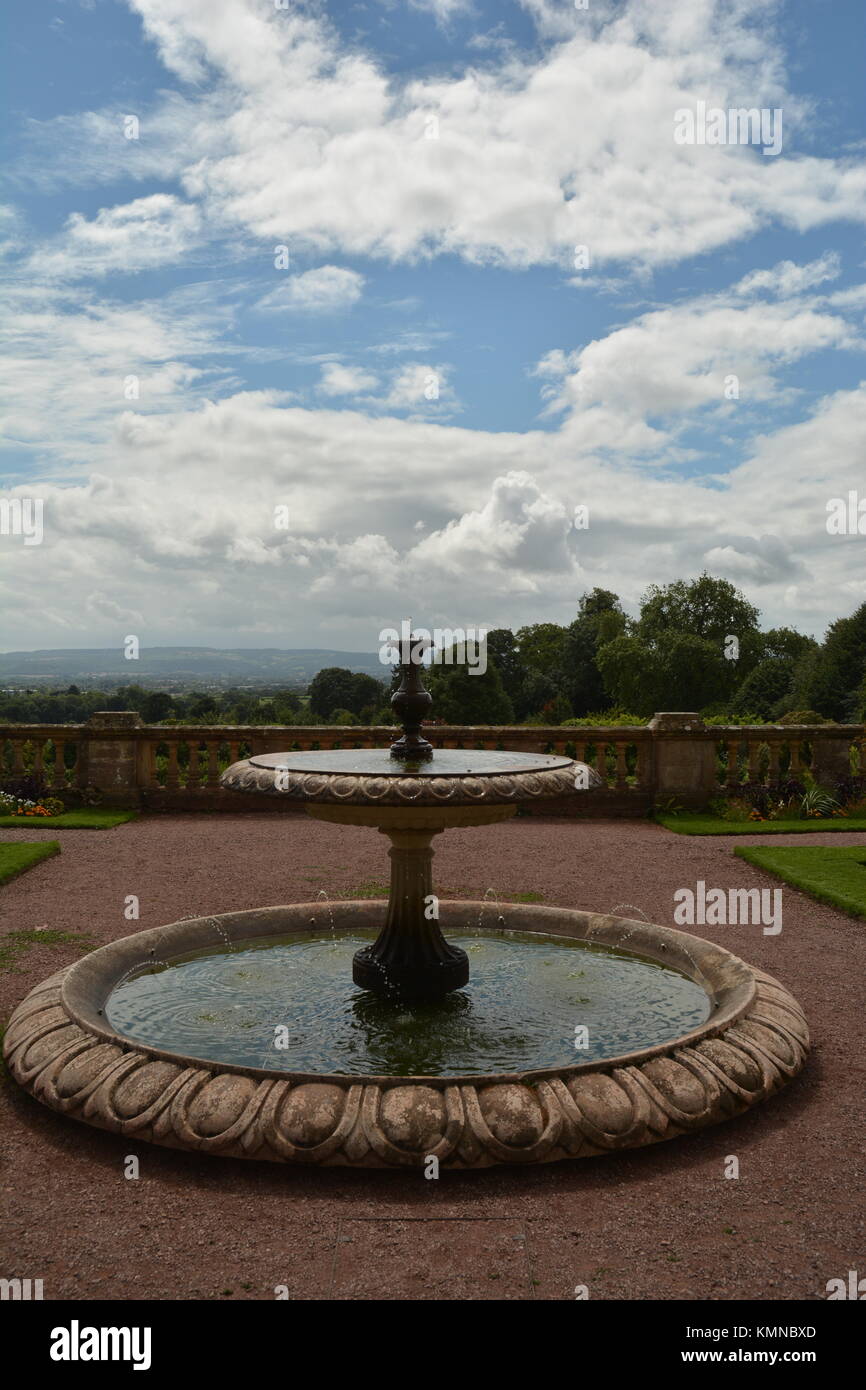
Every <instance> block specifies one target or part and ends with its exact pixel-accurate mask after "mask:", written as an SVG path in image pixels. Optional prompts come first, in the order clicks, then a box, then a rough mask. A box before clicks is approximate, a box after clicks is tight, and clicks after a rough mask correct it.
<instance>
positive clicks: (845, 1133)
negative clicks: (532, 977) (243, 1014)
mask: <svg viewBox="0 0 866 1390" xmlns="http://www.w3.org/2000/svg"><path fill="white" fill-rule="evenodd" d="M2 838H4V839H7V840H18V839H21V840H27V839H30V840H33V839H42V838H44V839H52V838H54V839H57V840H59V841H60V843H61V846H62V853H61V854H60V855H59V856H57V857H55V858H54V859H52V860H47V861H46V862H45V863H43V864H40V865H39V866H37V867H36V868H35V869H33V870H31V871H30V872H28V873H27V874H25V875H23V876H22V877H21V878H19V879H16V880H13V881H12V882H11V883H9V884H7V885H6V886H4V887H2V888H0V932H8V931H15V930H20V929H22V928H23V929H35V928H41V927H49V928H51V929H55V930H64V931H71V932H76V933H85V934H87V935H88V936H89V937H90V938H91V939H92V940H93V942H95V943H102V942H103V941H108V940H112V939H114V938H116V937H119V936H123V935H126V934H127V933H129V932H130V931H131V930H140V929H142V928H144V927H151V926H157V925H160V924H161V923H165V922H171V921H174V920H176V919H177V918H180V917H185V916H189V915H193V914H199V913H204V912H227V911H231V910H232V909H237V908H244V907H255V906H265V905H269V904H273V903H279V902H293V901H305V900H309V899H314V898H315V897H316V894H317V893H318V892H319V890H320V889H325V891H326V892H329V893H334V894H338V893H341V894H342V893H348V892H350V891H352V890H357V889H358V888H359V887H361V886H362V885H370V884H371V883H384V882H385V881H386V878H387V859H386V856H385V851H386V849H387V844H386V842H385V840H384V839H383V837H381V836H380V835H378V834H377V832H376V831H372V830H364V829H353V828H348V827H336V826H329V825H325V824H320V823H317V822H315V821H311V820H308V819H306V818H303V817H300V816H287V817H286V818H285V821H284V823H282V824H280V823H278V822H277V820H276V818H275V817H274V816H272V815H267V814H264V815H256V814H242V815H237V816H223V815H220V816H217V815H213V816H204V815H199V816H194V815H176V816H175V815H173V816H164V817H152V818H149V819H148V818H145V819H143V820H140V821H137V822H134V823H132V824H129V825H124V826H120V827H118V828H117V829H116V830H112V831H74V830H68V831H62V830H61V831H40V830H38V829H35V828H34V827H32V826H28V827H26V829H25V828H22V830H20V831H19V830H17V829H15V830H9V831H3V832H2ZM759 843H760V844H766V843H767V839H766V837H762V836H748V837H744V836H736V837H734V836H731V837H728V836H725V837H723V838H722V837H720V838H697V837H690V836H680V835H674V834H671V833H669V832H668V831H665V830H663V829H661V828H660V827H658V826H655V825H652V824H650V823H649V822H645V821H617V822H614V821H608V822H599V821H592V822H584V823H582V822H579V821H574V820H561V821H553V820H539V819H535V818H523V817H522V818H520V819H517V820H515V821H512V822H510V823H508V824H504V825H500V826H490V827H486V828H484V829H479V830H453V831H449V832H447V833H446V834H445V835H443V836H441V837H439V838H438V840H437V841H436V842H435V844H436V847H437V853H436V859H435V862H434V881H435V884H436V887H437V890H438V891H439V892H440V893H441V894H442V896H443V897H462V896H465V897H473V898H478V897H481V896H483V894H484V891H485V889H487V888H489V887H493V888H494V889H496V890H497V892H498V893H499V894H500V895H501V896H502V897H503V898H507V897H508V896H509V895H513V894H517V893H527V892H532V893H537V894H539V895H541V896H542V898H543V901H544V902H545V903H546V904H549V905H554V906H556V905H559V906H568V907H578V908H585V909H591V910H593V911H612V910H614V909H616V910H618V911H619V912H620V914H621V915H624V916H627V915H629V914H630V913H631V914H632V915H640V914H643V915H645V916H646V917H647V918H648V919H649V920H651V921H655V922H662V923H667V924H668V925H673V906H674V904H673V893H674V891H675V889H677V888H680V887H692V888H694V885H695V882H696V880H697V879H703V880H704V881H705V882H706V884H707V886H708V887H720V888H728V887H746V888H747V887H754V886H757V887H762V886H771V887H774V888H775V887H779V886H780V882H779V880H778V879H774V878H771V877H770V876H769V875H766V874H764V873H762V872H761V871H760V870H758V869H755V868H752V867H751V866H750V865H748V864H746V863H744V862H743V861H742V860H739V859H735V858H734V857H733V855H732V849H733V847H734V845H736V844H759ZM822 843H829V844H832V845H837V846H841V845H848V844H862V845H863V846H864V858H866V836H863V835H857V834H854V833H852V834H845V833H843V834H833V835H821V834H820V832H816V833H815V834H809V835H797V836H784V835H780V836H774V837H773V838H772V844H773V845H784V844H797V845H809V844H822ZM133 893H134V894H137V895H138V896H139V898H140V901H141V917H140V920H139V921H138V922H130V921H127V920H126V919H125V918H124V900H125V898H126V896H127V895H128V894H133ZM783 903H784V928H783V931H782V933H781V934H780V935H778V936H765V935H763V933H762V931H761V928H760V927H759V926H740V927H696V928H695V932H696V934H698V935H702V936H706V937H710V938H712V939H715V940H718V941H719V942H720V943H721V944H723V945H725V946H727V947H729V948H730V949H732V950H733V951H734V952H735V953H736V954H738V955H741V956H742V957H743V958H744V959H746V960H748V961H750V962H752V963H753V964H755V965H758V966H761V967H763V968H764V969H766V970H768V971H770V972H771V973H772V974H775V975H778V976H779V978H780V979H781V980H783V981H784V983H785V984H786V985H787V986H788V987H789V988H790V989H791V990H792V991H793V993H794V994H795V995H796V996H797V997H798V999H799V1000H800V1002H801V1003H802V1005H803V1006H804V1008H805V1010H806V1013H807V1016H808V1018H809V1021H810V1025H811V1028H812V1033H813V1041H814V1052H813V1055H812V1058H811V1060H810V1062H809V1064H808V1066H807V1068H806V1070H805V1072H804V1073H803V1075H802V1076H801V1077H800V1078H799V1079H798V1080H797V1081H795V1082H794V1083H793V1084H792V1085H791V1086H790V1088H788V1089H787V1090H786V1091H784V1092H782V1094H781V1095H779V1096H777V1097H776V1098H774V1099H773V1100H772V1101H770V1102H769V1103H767V1104H766V1105H762V1106H759V1107H758V1108H757V1109H756V1110H754V1111H752V1112H750V1113H749V1114H747V1115H744V1116H742V1117H741V1118H740V1119H738V1120H735V1121H733V1122H732V1123H730V1124H727V1125H722V1126H718V1127H716V1128H713V1129H709V1130H706V1131H704V1132H703V1133H701V1134H698V1135H694V1136H691V1137H688V1138H685V1137H684V1138H680V1139H677V1140H675V1141H673V1142H672V1143H669V1144H661V1145H658V1146H656V1147H654V1148H650V1149H643V1150H637V1151H634V1152H632V1153H626V1154H623V1155H621V1156H617V1157H606V1158H603V1159H589V1160H581V1161H578V1162H575V1163H572V1164H567V1163H566V1164H559V1165H553V1166H550V1167H544V1166H542V1167H539V1168H535V1169H492V1170H489V1171H486V1172H475V1173H472V1172H470V1173H462V1174H447V1173H446V1174H443V1176H442V1178H441V1179H440V1180H439V1181H438V1182H430V1181H425V1180H424V1179H423V1177H421V1176H420V1175H417V1176H416V1175H414V1174H413V1175H409V1174H401V1173H391V1172H387V1173H379V1172H363V1171H353V1170H341V1169H332V1170H292V1169H289V1168H282V1167H276V1166H271V1165H269V1164H254V1163H247V1164H245V1163H242V1162H236V1161H231V1160H218V1159H213V1158H205V1157H202V1158H198V1157H196V1156H194V1155H191V1154H182V1153H174V1152H171V1151H169V1150H165V1149H158V1148H155V1147H150V1146H148V1145H146V1144H139V1145H131V1146H130V1144H129V1143H128V1141H127V1142H125V1141H123V1140H122V1139H120V1138H117V1137H116V1136H113V1135H108V1134H102V1133H100V1132H99V1131H97V1130H92V1129H89V1128H87V1127H85V1126H82V1125H76V1124H74V1123H71V1122H69V1121H66V1120H64V1119H62V1118H61V1117H60V1116H58V1115H55V1114H53V1113H51V1112H50V1111H48V1110H46V1109H44V1108H43V1107H41V1106H39V1105H38V1104H36V1103H35V1102H34V1101H33V1100H31V1099H30V1098H29V1097H28V1096H27V1095H25V1094H24V1093H23V1092H21V1091H19V1089H18V1088H17V1087H15V1086H14V1085H13V1084H12V1083H10V1082H9V1081H8V1080H7V1081H5V1082H4V1084H3V1086H2V1088H0V1106H2V1119H0V1155H2V1158H0V1164H2V1166H0V1189H2V1210H3V1228H2V1236H0V1276H3V1277H14V1276H16V1275H17V1276H19V1277H22V1278H27V1277H30V1278H42V1279H43V1280H44V1286H45V1297H46V1298H67V1297H79V1298H113V1299H136V1298H148V1297H158V1298H165V1299H200V1298H208V1299H219V1298H225V1299H239V1298H252V1299H260V1298H272V1297H273V1296H274V1289H275V1287H276V1286H278V1285H286V1286H287V1287H288V1290H289V1296H290V1297H291V1298H300V1299H329V1298H333V1299H377V1298H394V1299H407V1298H408V1299H418V1298H423V1299H452V1300H453V1299H484V1298H497V1299H498V1298H507V1299H527V1298H551V1299H570V1298H573V1297H574V1289H575V1286H576V1285H578V1284H586V1285H587V1286H588V1288H589V1294H590V1297H592V1298H601V1299H616V1298H630V1299H639V1298H664V1299H677V1298H703V1299H744V1298H758V1299H783V1298H795V1299H799V1298H807V1299H822V1298H824V1297H826V1292H825V1286H826V1283H827V1280H828V1279H831V1278H836V1277H847V1272H848V1270H850V1269H857V1270H859V1272H860V1274H861V1276H862V1275H864V1274H866V1249H864V1240H863V1229H864V1218H863V1212H864V1201H863V1174H864V1166H866V1161H864V1152H863V1139H862V1119H863V1094H864V1084H863V1083H864V1061H863V1039H862V1017H863V1003H862V989H863V980H864V978H866V970H864V955H866V923H864V922H862V921H859V920H856V919H854V918H850V917H847V916H845V915H843V914H842V913H839V912H837V911H835V910H834V909H832V908H830V907H826V906H823V905H821V904H818V903H814V902H812V901H811V900H810V899H808V898H806V897H804V896H803V895H802V894H800V893H798V892H796V891H795V890H794V889H792V888H788V887H785V888H784V899H783ZM634 909H638V910H639V911H638V912H635V911H634ZM506 917H507V909H506ZM77 957H78V952H76V950H75V949H74V948H72V947H67V946H63V947H57V948H53V949H52V948H49V947H45V946H40V945H37V946H34V947H32V948H31V949H30V950H29V951H28V952H27V953H26V954H25V955H23V956H22V957H20V958H19V959H18V961H17V963H16V969H15V972H11V971H8V970H7V971H5V972H4V973H2V974H0V1018H3V1019H5V1018H8V1016H9V1014H10V1013H11V1011H12V1009H13V1008H14V1006H15V1004H16V1003H17V1002H18V1000H19V999H21V997H22V996H23V995H24V994H25V993H26V992H27V991H28V990H29V989H30V988H31V987H32V986H33V985H35V984H37V983H38V982H39V980H41V979H43V978H44V977H45V976H46V975H48V974H50V973H51V972H53V971H54V970H57V969H59V968H60V967H61V966H62V965H64V964H66V963H67V962H70V961H72V960H74V959H77ZM128 1152H132V1153H136V1154H137V1155H138V1157H139V1159H140V1177H139V1178H138V1180H137V1181H134V1180H127V1179H125V1177H124V1157H125V1155H126V1154H127V1153H128ZM729 1155H736V1156H737V1157H738V1159H739V1163H740V1176H739V1179H738V1180H726V1178H725V1177H724V1170H725V1163H726V1158H727V1157H728V1156H729Z"/></svg>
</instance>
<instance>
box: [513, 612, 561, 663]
mask: <svg viewBox="0 0 866 1390" xmlns="http://www.w3.org/2000/svg"><path fill="white" fill-rule="evenodd" d="M565 633H566V629H565V628H564V627H560V625H559V623H532V624H530V626H529V627H521V628H519V629H518V632H517V639H516V640H517V646H518V650H519V652H520V664H521V666H523V667H524V668H526V667H527V666H533V667H534V668H535V670H536V671H543V672H544V673H545V675H549V674H550V673H551V672H552V671H557V670H559V669H560V667H561V666H562V659H563V655H564V652H565Z"/></svg>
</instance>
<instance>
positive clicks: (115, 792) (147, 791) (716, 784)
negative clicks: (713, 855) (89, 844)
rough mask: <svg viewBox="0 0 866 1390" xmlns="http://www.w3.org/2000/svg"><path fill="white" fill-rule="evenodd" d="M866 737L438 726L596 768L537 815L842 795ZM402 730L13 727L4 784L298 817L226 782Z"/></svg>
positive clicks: (661, 728)
mask: <svg viewBox="0 0 866 1390" xmlns="http://www.w3.org/2000/svg"><path fill="white" fill-rule="evenodd" d="M864 732H866V730H864V725H863V724H818V725H811V724H799V725H795V724H791V725H781V724H772V725H765V724H753V725H746V724H742V725H737V724H731V725H707V724H705V723H704V721H703V720H702V719H701V717H700V715H698V714H695V713H691V712H688V711H685V712H681V711H676V712H663V713H659V714H656V715H654V716H653V718H652V719H651V720H650V721H649V722H648V723H647V724H637V725H611V726H597V725H574V726H571V725H550V726H546V725H526V724H518V725H476V726H472V725H448V724H425V725H424V735H425V737H426V738H429V740H430V742H431V743H432V744H433V746H434V750H435V749H443V748H464V749H480V748H483V749H487V750H497V749H499V750H508V751H513V752H526V753H556V754H562V755H566V756H569V757H571V758H574V759H575V760H577V761H578V762H587V763H589V764H590V766H592V767H594V768H595V770H596V771H597V772H598V774H599V776H600V777H601V779H602V785H601V786H600V787H599V788H597V789H596V790H595V791H594V793H593V795H592V797H591V798H589V797H587V798H573V797H567V798H564V799H563V800H562V801H561V802H560V801H558V800H551V801H548V802H546V803H545V805H544V806H537V807H535V808H530V810H531V811H532V814H536V813H538V814H548V815H570V816H574V815H578V816H581V815H582V816H593V817H599V816H630V815H634V816H643V815H646V814H647V812H649V811H650V810H653V809H657V810H659V809H660V810H664V809H665V807H668V806H672V805H678V806H680V807H682V808H683V809H685V810H700V809H703V808H705V807H706V806H707V804H708V803H709V801H710V800H712V798H714V797H716V796H719V795H727V796H734V795H736V794H737V791H738V789H739V788H740V787H741V786H742V785H743V783H745V782H750V783H755V782H759V783H763V784H770V783H773V782H775V781H777V780H780V779H783V778H799V777H801V776H802V773H803V771H804V770H805V769H808V770H809V771H810V772H811V774H812V775H813V776H814V777H815V780H816V781H817V782H818V783H819V784H820V785H822V786H826V787H828V788H830V789H832V788H833V787H834V786H835V785H836V784H837V783H838V782H840V781H842V780H843V779H845V778H847V777H850V776H862V775H864V774H866V738H864ZM393 738H394V728H393V726H391V725H381V726H361V725H350V726H338V725H333V724H329V725H319V726H317V725H305V726H295V725H264V726H261V725H219V724H145V723H143V722H142V720H141V718H140V716H139V715H138V714H136V713H134V712H127V711H120V712H117V711H104V712H98V713H96V714H94V715H92V716H91V718H90V719H89V720H88V721H87V723H86V724H6V725H0V778H2V779H5V778H9V777H20V776H22V775H24V774H25V773H28V772H34V773H37V774H39V775H40V776H41V777H42V778H43V779H44V781H45V784H46V786H47V787H48V789H49V791H50V792H51V793H52V794H53V795H56V796H60V797H62V798H63V799H64V800H66V801H68V803H69V805H76V804H78V803H79V802H81V801H85V802H86V801H88V800H91V799H92V800H94V801H99V802H100V803H101V804H103V805H106V806H117V807H130V808H142V809H151V810H175V811H177V810H207V811H210V810H225V811H233V812H237V811H241V810H244V809H250V810H256V811H259V812H261V811H263V810H271V811H274V812H277V813H286V812H289V813H292V812H294V813H297V812H298V810H299V809H300V808H299V807H298V806H297V805H296V804H293V803H292V802H283V801H280V799H279V798H261V797H256V796H255V795H252V794H251V795H249V796H245V795H244V794H238V793H235V792H231V791H228V790H226V789H225V788H222V787H221V786H220V777H221V775H222V773H223V772H224V771H225V769H226V768H227V767H229V766H230V765H231V764H232V763H236V762H238V761H239V760H240V759H242V758H247V757H250V756H256V755H259V754H263V753H281V752H286V751H299V750H303V751H308V750H314V749H333V748H344V749H345V748H387V747H388V746H389V745H390V743H391V742H392V740H393ZM434 757H435V752H434Z"/></svg>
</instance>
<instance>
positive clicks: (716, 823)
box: [656, 811, 866, 835]
mask: <svg viewBox="0 0 866 1390" xmlns="http://www.w3.org/2000/svg"><path fill="white" fill-rule="evenodd" d="M656 821H657V822H658V824H659V825H663V826H664V828H665V830H673V831H675V832H676V834H677V835H813V834H814V833H815V831H816V830H820V831H822V832H823V831H825V830H826V831H829V832H830V833H831V834H832V833H833V832H834V831H837V830H862V831H866V816H848V817H845V816H839V817H838V818H837V819H835V820H831V819H830V818H829V817H827V818H826V819H824V818H823V817H822V819H821V820H757V821H751V820H723V819H722V817H721V816H712V815H710V814H709V813H707V814H704V813H703V812H701V811H682V812H681V813H680V815H678V816H656Z"/></svg>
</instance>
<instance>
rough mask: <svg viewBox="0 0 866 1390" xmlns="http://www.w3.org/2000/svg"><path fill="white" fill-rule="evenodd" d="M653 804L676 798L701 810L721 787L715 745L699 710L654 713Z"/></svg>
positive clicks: (651, 726) (649, 727)
mask: <svg viewBox="0 0 866 1390" xmlns="http://www.w3.org/2000/svg"><path fill="white" fill-rule="evenodd" d="M647 728H648V729H649V730H650V731H651V733H652V740H653V742H652V748H653V769H654V776H653V782H654V790H655V794H654V804H655V806H656V807H657V808H658V807H660V806H662V807H663V806H664V805H665V803H666V802H668V801H670V800H672V799H674V800H676V801H678V802H679V803H680V805H682V806H683V807H685V809H686V810H695V811H698V810H701V809H703V808H704V807H705V806H706V805H707V803H708V802H709V801H710V799H711V797H713V796H714V795H716V793H717V791H718V783H717V780H716V749H715V743H714V741H713V738H712V735H710V734H709V731H708V730H707V726H706V724H705V723H704V721H703V719H701V716H700V715H699V714H691V713H686V712H683V711H667V712H663V713H661V714H655V715H653V717H652V719H651V720H650V721H649V724H648V725H647Z"/></svg>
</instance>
